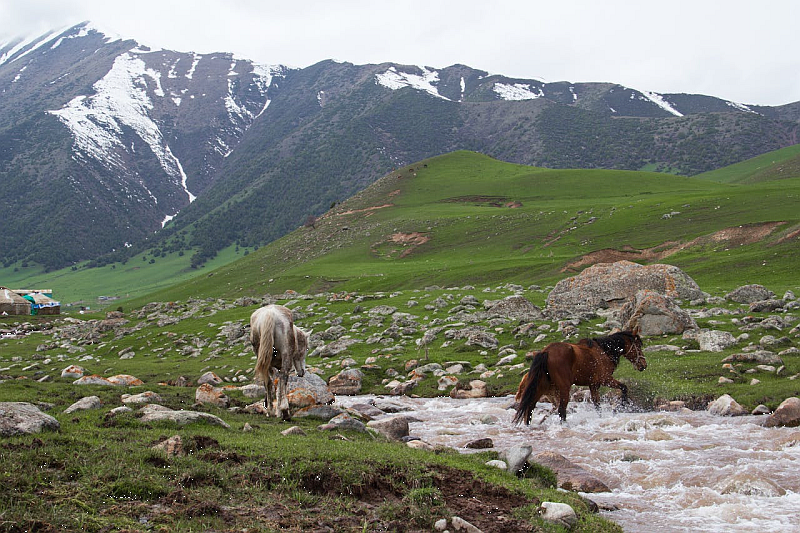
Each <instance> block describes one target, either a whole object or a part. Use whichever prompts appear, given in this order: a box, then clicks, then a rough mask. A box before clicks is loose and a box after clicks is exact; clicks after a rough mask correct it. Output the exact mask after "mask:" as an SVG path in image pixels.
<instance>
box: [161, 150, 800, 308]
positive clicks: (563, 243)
mask: <svg viewBox="0 0 800 533" xmlns="http://www.w3.org/2000/svg"><path fill="white" fill-rule="evenodd" d="M799 195H800V177H796V178H793V179H787V180H783V181H782V182H780V183H775V182H773V183H761V184H755V185H749V186H741V185H727V184H720V183H714V182H711V181H707V180H700V179H695V178H683V177H677V176H668V175H661V174H655V173H645V172H629V171H608V170H548V169H543V168H535V167H528V166H524V165H514V164H509V163H503V162H499V161H496V160H492V159H490V158H488V157H486V156H482V155H479V154H475V153H470V152H456V153H453V154H448V155H445V156H440V157H436V158H432V159H428V160H425V161H422V162H420V163H415V164H413V165H411V166H407V167H403V168H401V169H398V170H397V171H393V172H391V173H390V174H388V175H387V176H385V177H383V178H382V179H380V180H379V181H377V182H376V183H375V184H373V185H372V186H370V187H369V188H367V189H366V190H364V191H362V192H361V193H359V194H357V195H356V196H354V197H353V198H351V199H349V200H347V201H346V202H343V203H341V204H339V205H337V206H336V207H335V208H334V209H332V210H331V211H329V212H328V213H326V214H325V215H324V216H323V217H321V218H320V219H319V220H318V221H317V223H316V224H315V225H314V227H310V226H309V227H304V228H300V229H297V230H295V231H294V232H292V233H291V234H289V235H287V236H286V237H283V238H282V239H280V240H278V241H276V242H274V243H272V244H270V245H268V246H266V247H264V248H261V249H259V250H258V251H256V252H254V253H251V254H249V255H248V256H247V257H245V258H243V259H241V260H239V261H237V262H235V263H232V264H231V265H228V266H225V267H222V268H220V269H218V270H216V271H214V272H213V273H211V274H209V275H207V276H200V277H196V278H193V279H192V280H189V281H187V282H184V283H182V284H179V285H176V286H175V287H173V288H172V289H169V290H166V291H163V292H161V293H160V294H159V295H157V296H156V297H157V298H158V299H162V300H164V299H166V300H171V299H185V298H188V297H218V296H225V297H235V296H242V295H253V296H260V295H262V294H264V293H279V292H282V291H283V290H285V289H294V290H298V291H310V292H314V291H320V290H330V291H347V290H365V291H375V290H384V291H390V290H395V289H401V288H419V287H423V286H427V285H441V286H448V285H463V284H475V285H493V284H502V283H507V282H515V283H520V284H525V285H527V284H531V283H535V284H542V285H543V284H547V283H552V282H555V281H557V280H558V279H561V278H563V277H565V276H567V275H570V274H572V273H574V272H576V271H578V270H580V269H582V268H584V267H586V266H588V265H590V264H593V263H595V262H603V261H615V260H620V259H628V260H633V261H638V262H645V263H646V262H669V263H671V264H676V265H678V266H681V267H682V268H684V269H686V270H687V271H688V272H689V273H690V274H691V275H692V276H694V277H696V279H699V280H702V281H703V282H704V287H705V286H707V287H709V289H720V290H729V289H732V288H733V287H735V286H737V284H742V283H745V282H747V281H748V280H756V279H758V280H761V281H762V282H764V283H769V284H770V286H775V287H777V288H779V289H780V288H793V289H794V288H795V285H796V284H797V279H796V276H793V275H792V274H793V272H794V268H795V267H794V265H795V264H796V262H797V261H798V259H800V252H798V250H800V248H799V247H798V246H797V238H798V234H800V231H798V228H800V217H798V214H797V210H796V203H797V198H798V196H799Z"/></svg>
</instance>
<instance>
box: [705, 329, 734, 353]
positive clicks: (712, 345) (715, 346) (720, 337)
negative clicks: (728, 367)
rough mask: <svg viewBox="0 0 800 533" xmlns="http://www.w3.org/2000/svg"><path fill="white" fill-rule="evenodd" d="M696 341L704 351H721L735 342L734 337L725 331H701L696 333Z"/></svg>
mask: <svg viewBox="0 0 800 533" xmlns="http://www.w3.org/2000/svg"><path fill="white" fill-rule="evenodd" d="M697 342H698V344H700V349H701V350H703V351H704V352H721V351H723V350H725V349H726V348H730V347H731V346H733V345H735V344H736V337H734V336H733V334H732V333H728V332H727V331H716V330H710V331H701V332H700V333H699V334H698V335H697Z"/></svg>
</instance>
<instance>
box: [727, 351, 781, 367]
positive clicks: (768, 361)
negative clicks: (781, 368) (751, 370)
mask: <svg viewBox="0 0 800 533" xmlns="http://www.w3.org/2000/svg"><path fill="white" fill-rule="evenodd" d="M722 362H723V363H758V364H760V365H782V364H783V360H782V359H781V358H780V357H779V356H777V355H775V354H774V353H773V352H770V351H767V350H756V351H754V352H744V353H734V354H731V355H729V356H728V357H726V358H725V359H723V360H722Z"/></svg>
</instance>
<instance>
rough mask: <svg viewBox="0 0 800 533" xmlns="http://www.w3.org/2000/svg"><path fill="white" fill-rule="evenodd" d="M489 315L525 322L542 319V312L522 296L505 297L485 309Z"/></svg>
mask: <svg viewBox="0 0 800 533" xmlns="http://www.w3.org/2000/svg"><path fill="white" fill-rule="evenodd" d="M487 311H488V312H489V314H490V315H496V316H502V317H505V318H512V319H520V320H526V321H533V320H541V319H542V318H544V314H543V313H542V310H541V309H540V308H539V307H538V306H536V305H534V304H532V303H531V302H530V301H529V300H528V299H527V298H524V297H522V296H507V297H505V298H503V299H502V300H500V301H499V302H497V303H495V304H494V305H492V306H491V307H489V309H487Z"/></svg>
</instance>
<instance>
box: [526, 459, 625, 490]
mask: <svg viewBox="0 0 800 533" xmlns="http://www.w3.org/2000/svg"><path fill="white" fill-rule="evenodd" d="M531 460H533V461H535V462H537V463H539V464H540V465H544V466H546V467H547V468H549V469H550V470H552V471H553V472H555V473H556V476H557V477H558V486H559V487H561V488H562V489H566V490H573V491H577V492H608V491H609V490H610V489H609V488H608V486H607V485H606V484H605V483H603V482H602V481H600V480H599V479H597V478H596V477H595V476H593V475H592V474H590V473H589V472H587V471H586V470H584V469H583V468H581V467H580V466H578V465H576V464H574V463H572V462H571V461H569V460H568V459H567V458H566V457H564V456H563V455H561V454H558V453H556V452H541V453H538V454H536V455H535V456H533V457H532V458H531Z"/></svg>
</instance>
